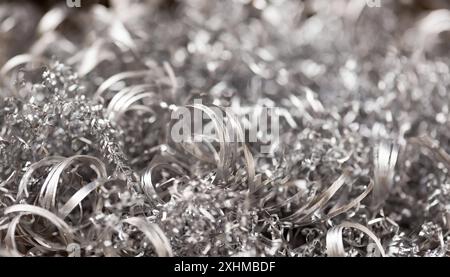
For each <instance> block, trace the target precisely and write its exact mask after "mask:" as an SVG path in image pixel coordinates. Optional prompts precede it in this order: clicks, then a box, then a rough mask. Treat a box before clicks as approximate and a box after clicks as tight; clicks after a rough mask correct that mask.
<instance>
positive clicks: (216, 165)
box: [0, 0, 450, 257]
mask: <svg viewBox="0 0 450 277" xmlns="http://www.w3.org/2000/svg"><path fill="white" fill-rule="evenodd" d="M36 3H37V2H36V1H2V2H0V67H1V69H0V107H1V108H0V256H69V257H79V256H351V257H353V256H449V254H450V252H449V243H450V233H449V231H450V179H449V170H450V154H449V153H450V128H449V127H450V116H449V104H450V93H448V91H449V89H450V70H449V65H450V58H449V56H448V53H449V52H448V51H449V50H450V7H449V4H448V2H447V1H440V0H435V1H388V0H381V1H364V0H349V1H346V0H336V1H326V0H316V1H310V0H305V1H296V0H232V1H219V0H186V1H177V0H170V1H169V0H168V1H137V0H110V1H91V2H89V4H88V3H85V2H84V1H81V4H82V7H81V8H69V7H68V6H67V5H66V3H65V1H42V2H41V1H40V2H39V3H41V5H40V6H37V4H36ZM44 3H45V4H44ZM195 99H202V101H203V103H204V104H195V103H194V100H195ZM211 105H215V106H219V107H230V108H231V111H232V114H233V116H231V112H230V117H229V118H230V121H231V123H232V125H231V126H232V128H231V130H230V129H226V128H225V127H224V125H223V124H222V123H221V122H220V120H219V119H217V118H216V116H215V114H214V112H213V111H212V110H211V108H210V106H211ZM181 107H186V108H187V109H190V110H200V111H202V112H203V113H205V114H206V115H207V120H209V121H210V122H212V124H214V126H216V131H217V135H218V136H217V138H216V141H215V142H213V143H210V144H208V145H200V146H199V145H198V143H194V142H184V143H177V142H174V141H173V140H172V139H171V137H170V126H172V123H173V122H172V120H171V113H172V112H174V111H176V110H177V109H179V108H181ZM264 107H277V109H278V111H279V115H280V125H279V128H280V130H279V131H280V136H279V138H275V137H270V135H269V139H273V140H275V139H277V141H276V143H275V144H273V145H272V147H270V151H268V153H260V152H259V151H258V149H260V148H259V147H260V146H261V143H259V142H246V141H244V142H242V143H231V142H228V141H226V140H225V138H226V137H227V136H229V133H230V132H234V133H237V134H238V135H240V136H242V135H244V134H245V133H246V131H248V130H249V129H251V128H253V127H254V126H252V125H251V124H249V122H248V121H246V118H248V116H249V115H256V116H260V115H261V110H262V108H264ZM208 149H209V150H208Z"/></svg>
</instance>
